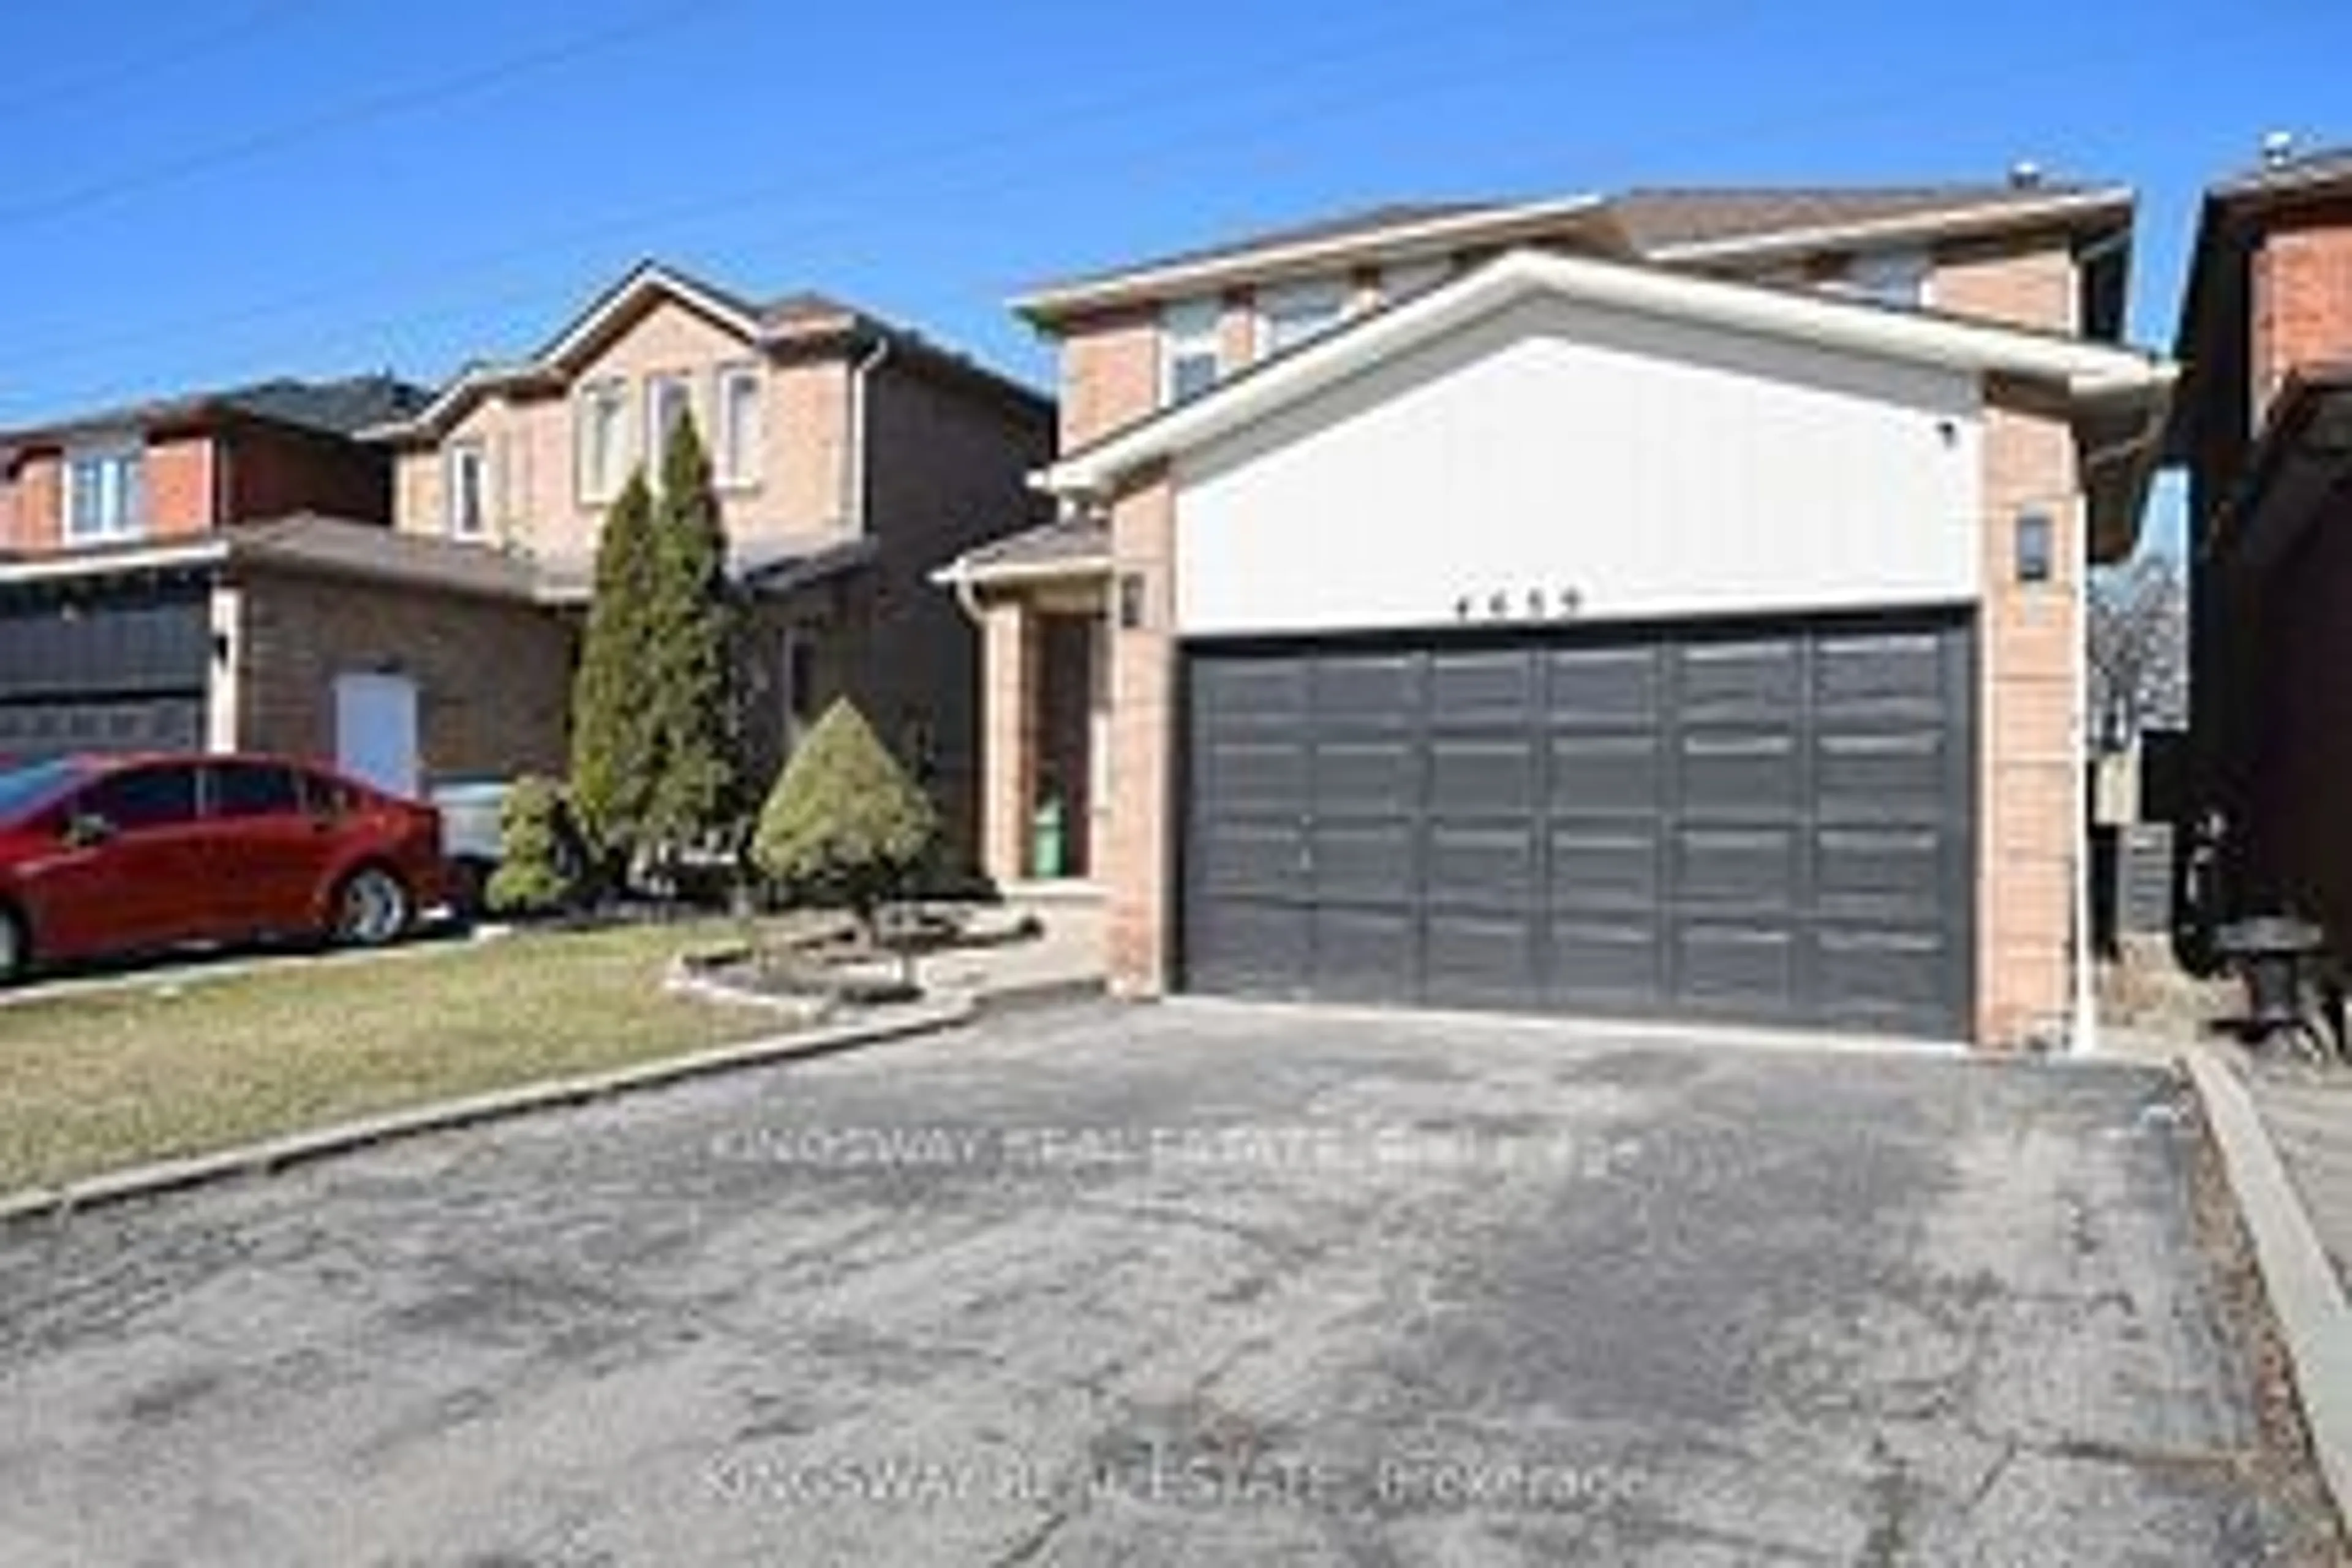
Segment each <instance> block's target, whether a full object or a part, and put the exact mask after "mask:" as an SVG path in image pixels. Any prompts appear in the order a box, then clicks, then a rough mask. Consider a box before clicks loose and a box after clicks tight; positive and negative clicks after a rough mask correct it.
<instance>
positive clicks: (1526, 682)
mask: <svg viewBox="0 0 2352 1568" xmlns="http://www.w3.org/2000/svg"><path fill="white" fill-rule="evenodd" d="M1428 668H1429V707H1430V721H1431V722H1432V723H1433V724H1435V725H1437V726H1439V727H1441V728H1444V727H1450V726H1454V725H1465V724H1466V725H1479V724H1494V723H1504V724H1514V725H1517V724H1524V723H1526V722H1527V720H1528V715H1530V714H1531V713H1533V712H1534V711H1535V710H1536V707H1537V693H1536V662H1535V658H1534V657H1533V655H1532V654H1531V653H1530V652H1529V651H1528V650H1526V649H1513V650H1510V651H1507V652H1501V653H1460V652H1452V651H1439V652H1435V653H1433V654H1432V655H1430V656H1429V664H1428Z"/></svg>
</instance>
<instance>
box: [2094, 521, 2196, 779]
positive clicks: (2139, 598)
mask: <svg viewBox="0 0 2352 1568" xmlns="http://www.w3.org/2000/svg"><path fill="white" fill-rule="evenodd" d="M2090 614H2091V624H2090V626H2089V627H2088V628H2087V631H2086V634H2085V635H2086V636H2087V637H2089V639H2090V660H2091V710H2092V714H2093V718H2094V721H2095V736H2094V739H2095V741H2096V742H2098V743H2099V745H2100V746H2101V747H2102V749H2105V750H2114V749H2118V748H2121V747H2125V746H2128V745H2130V744H2131V742H2133V740H2135V739H2136V738H2137V736H2138V735H2139V733H2140V731H2143V730H2147V729H2150V728H2177V727H2179V725H2182V724H2185V723H2186V722H2188V719H2189V590H2188V585H2187V584H2186V583H2185V582H2184V581H2183V578H2182V575H2181V567H2180V563H2179V559H2178V558H2177V557H2175V556H2173V555H2172V554H2170V553H2168V552H2165V551H2161V550H2148V551H2146V552H2142V553H2140V554H2139V555H2137V556H2135V557H2133V558H2132V559H2131V560H2130V561H2128V562H2126V563H2124V564H2122V565H2119V566H2109V567H2106V568H2105V569H2103V570H2101V571H2099V572H2096V573H2094V574H2092V577H2091V593H2090Z"/></svg>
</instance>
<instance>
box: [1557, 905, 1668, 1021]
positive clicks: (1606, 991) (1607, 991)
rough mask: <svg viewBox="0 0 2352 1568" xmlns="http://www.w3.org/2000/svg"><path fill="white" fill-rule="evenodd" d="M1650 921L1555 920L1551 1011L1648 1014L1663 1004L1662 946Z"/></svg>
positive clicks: (1655, 923) (1656, 925)
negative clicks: (1611, 1008) (1607, 1007)
mask: <svg viewBox="0 0 2352 1568" xmlns="http://www.w3.org/2000/svg"><path fill="white" fill-rule="evenodd" d="M1661 923H1662V922H1660V921H1657V920H1655V919H1635V918H1632V917H1628V918H1625V919H1622V920H1617V921H1575V920H1554V921H1553V922H1552V928H1551V952H1550V958H1551V963H1550V971H1549V975H1548V977H1547V978H1548V980H1549V1000H1550V1002H1551V1003H1552V1005H1555V1006H1564V1007H1577V1006H1585V1007H1590V1006H1593V1005H1596V1004H1614V1005H1619V1006H1622V1007H1626V1008H1628V1009H1631V1010H1636V1011H1643V1012H1647V1011H1650V1010H1651V1009H1653V1008H1654V1007H1656V1006H1657V1005H1660V1004H1661V1003H1663V1002H1664V999H1665V960H1664V952H1665V949H1664V942H1663V940H1662V939H1661V937H1660V934H1659V933H1660V929H1661Z"/></svg>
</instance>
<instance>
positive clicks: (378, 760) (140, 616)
mask: <svg viewBox="0 0 2352 1568" xmlns="http://www.w3.org/2000/svg"><path fill="white" fill-rule="evenodd" d="M422 399H423V393H422V392H421V391H420V390H419V389H418V388H415V387H412V386H409V385H407V384H404V383H402V382H399V381H396V380H394V379H393V378H391V377H389V376H383V375H369V376H358V377H353V378H350V379H347V380H342V381H333V382H323V383H311V382H299V381H283V380H281V381H273V382H266V383H262V384H257V385H252V386H245V387H238V388H233V389H229V390H226V391H221V392H215V393H207V394H201V395H191V396H184V397H177V398H172V399H168V400H162V401H156V402H150V403H144V404H139V405H131V406H127V407H121V408H115V409H109V410H105V411H101V412H96V413H91V414H88V415H83V416H74V417H70V418H67V419H63V420H59V421H56V422H53V423H49V424H46V425H42V426H36V427H29V428H26V429H21V430H16V431H13V432H9V433H7V434H5V435H0V552H5V555H0V758H6V759H9V760H12V761H14V760H28V759H32V758H37V757H40V756H45V755H50V754H56V753H59V752H89V751H125V750H145V749H197V748H205V747H209V748H211V749H215V750H245V751H270V752H286V753H289V754H294V755H301V756H308V757H315V758H320V759H322V760H331V761H337V762H341V763H346V764H348V765H352V766H354V767H356V768H358V769H359V770H360V771H362V772H366V773H372V774H373V775H374V776H378V777H381V778H383V781H384V782H386V783H390V784H395V785H403V786H405V785H411V784H415V782H417V781H416V780H415V778H414V777H413V776H411V775H409V774H407V773H402V772H400V771H397V769H391V770H390V771H387V767H386V764H389V763H396V762H397V760H398V759H397V757H396V756H392V755H388V754H387V753H386V752H385V749H384V746H383V740H384V738H385V737H384V734H383V723H384V717H385V711H386V710H385V703H384V696H385V693H386V692H387V691H388V690H397V689H399V687H400V685H401V683H402V682H404V680H406V679H410V675H411V673H413V672H414V671H415V670H416V669H418V668H425V669H428V670H436V674H437V676H438V677H439V678H440V679H436V682H435V689H436V691H442V690H446V695H444V696H441V697H439V698H436V701H434V702H433V703H432V704H430V705H429V706H428V707H427V708H426V710H425V712H424V714H423V716H422V731H423V733H422V736H421V743H422V745H423V747H424V749H425V752H426V754H427V755H429V756H431V757H432V758H433V759H434V761H435V762H436V764H439V765H442V766H446V767H447V768H449V769H452V770H460V771H462V770H468V769H487V768H492V767H499V766H503V765H506V764H507V763H508V762H509V760H510V752H509V747H508V744H507V741H506V737H505V733H504V730H505V721H506V718H507V712H506V711H505V710H503V709H493V708H492V707H491V706H490V705H489V704H488V703H487V702H486V701H485V700H482V699H481V698H480V697H479V696H478V694H477V693H476V692H475V691H474V690H472V689H470V687H469V685H468V684H464V683H460V682H459V681H458V680H457V671H455V670H450V669H446V668H437V669H436V667H439V666H443V665H446V661H447V659H448V657H449V655H448V650H449V649H451V648H453V647H457V646H460V645H466V646H474V647H489V648H492V649H495V650H496V651H495V657H496V658H497V660H498V668H499V669H500V670H501V671H502V674H503V679H504V681H505V683H506V684H505V686H504V687H503V691H504V693H505V694H506V696H505V699H503V700H505V701H509V702H520V703H522V704H525V705H528V704H530V703H531V702H533V701H537V702H545V701H546V700H549V696H550V693H552V694H553V698H554V700H555V701H557V702H558V703H559V704H560V701H561V691H562V687H561V679H562V668H563V666H562V660H563V657H564V651H563V647H562V640H561V638H560V637H554V636H551V635H550V633H549V631H548V629H547V627H546V626H544V624H543V622H544V617H543V616H540V615H539V614H538V613H537V612H536V611H535V610H534V609H533V608H532V607H531V605H530V602H529V595H528V584H524V583H521V582H520V581H519V580H517V579H516V578H515V577H514V576H513V575H512V574H506V573H500V572H496V571H491V572H485V571H484V570H483V569H482V563H478V562H477V561H475V560H473V559H471V558H469V557H467V555H465V554H464V553H463V552H456V551H452V550H450V549H447V548H446V547H442V546H440V545H438V544H437V543H436V542H429V541H416V542H411V541H402V540H395V539H394V538H393V537H392V536H391V533H390V531H389V528H388V526H387V525H388V523H389V521H390V518H391V510H392V509H391V501H392V482H391V465H390V464H389V462H388V461H387V460H386V458H385V457H384V455H383V453H382V452H380V451H378V450H376V449H374V448H373V447H369V446H367V445H365V444H364V443H362V442H361V441H358V440H356V439H354V438H353V432H354V431H356V430H357V429H359V428H360V427H362V426H367V425H371V424H374V423H377V422H380V421H382V420H383V419H385V418H388V417H393V416H397V415H400V414H402V413H404V412H405V411H407V410H409V409H411V408H414V407H415V406H416V405H417V404H418V403H420V402H421V401H422ZM444 681H446V688H445V686H444V685H443V682H444ZM468 681H469V682H471V685H474V686H478V682H472V681H471V675H470V671H469V672H468ZM559 711H560V709H559ZM394 717H395V718H397V717H398V715H394ZM394 738H397V737H394Z"/></svg>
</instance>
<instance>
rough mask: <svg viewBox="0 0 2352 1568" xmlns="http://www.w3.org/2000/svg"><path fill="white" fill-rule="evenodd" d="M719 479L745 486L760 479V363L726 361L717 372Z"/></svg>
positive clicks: (734, 485)
mask: <svg viewBox="0 0 2352 1568" xmlns="http://www.w3.org/2000/svg"><path fill="white" fill-rule="evenodd" d="M718 425H719V461H718V476H719V483H720V484H722V485H727V486H730V487H731V488H733V489H748V488H749V487H751V486H752V485H756V484H758V483H759V482H760V467H761V442H760V367H759V366H757V365H751V364H735V365H729V366H727V367H726V368H725V369H723V370H721V371H720V372H719V418H718Z"/></svg>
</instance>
